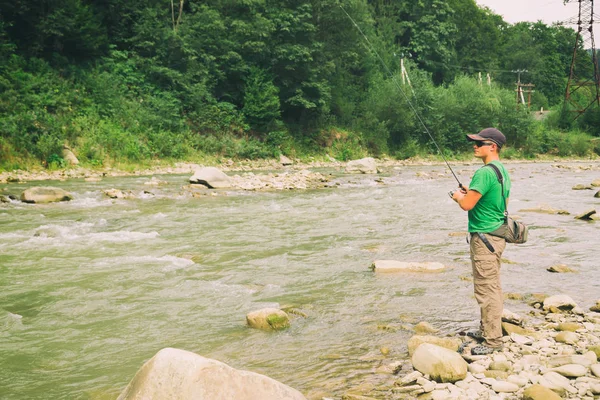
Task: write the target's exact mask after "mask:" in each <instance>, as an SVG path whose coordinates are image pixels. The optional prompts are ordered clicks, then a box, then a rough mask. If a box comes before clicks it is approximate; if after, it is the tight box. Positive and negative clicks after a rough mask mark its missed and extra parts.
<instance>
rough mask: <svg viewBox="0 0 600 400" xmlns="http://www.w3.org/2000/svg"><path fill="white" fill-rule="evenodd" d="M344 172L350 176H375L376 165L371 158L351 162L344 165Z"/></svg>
mask: <svg viewBox="0 0 600 400" xmlns="http://www.w3.org/2000/svg"><path fill="white" fill-rule="evenodd" d="M346 172H347V173H350V174H376V173H377V163H376V162H375V159H374V158H373V157H367V158H361V159H360V160H352V161H349V162H348V163H347V164H346Z"/></svg>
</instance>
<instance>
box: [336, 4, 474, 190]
mask: <svg viewBox="0 0 600 400" xmlns="http://www.w3.org/2000/svg"><path fill="white" fill-rule="evenodd" d="M340 8H341V9H342V11H343V12H344V14H346V16H347V17H348V18H349V19H350V21H352V24H354V26H355V27H356V29H358V31H359V32H360V34H361V35H362V36H363V37H364V38H365V41H366V43H367V44H368V45H369V46H368V47H369V50H371V52H373V53H374V54H375V55H376V56H377V58H378V59H379V61H381V64H382V65H383V67H384V68H385V70H386V72H387V73H388V75H389V76H390V78H392V81H393V82H394V84H395V85H396V87H397V88H398V90H400V93H402V95H403V96H404V99H405V100H406V102H407V103H408V105H409V106H410V108H411V110H412V111H413V113H414V114H415V116H416V117H417V119H418V120H419V122H420V123H421V125H422V126H423V129H425V132H427V134H428V135H429V137H430V138H431V141H432V142H433V144H434V145H435V147H436V148H437V150H438V152H439V153H440V156H442V159H443V160H444V162H445V163H446V165H447V166H448V169H449V170H450V172H452V175H453V176H454V179H456V182H458V187H460V188H463V184H462V183H460V180H458V177H457V176H456V174H455V173H454V170H453V169H452V167H451V166H450V163H448V160H446V157H444V153H443V152H442V149H440V146H438V144H437V142H436V141H435V139H434V138H433V135H432V134H431V132H429V129H427V125H425V122H423V119H422V118H421V116H420V115H419V113H418V111H417V109H416V108H415V107H414V106H413V104H412V102H411V101H410V99H409V98H408V96H407V95H406V93H405V92H404V90H403V89H402V87H401V86H400V84H399V83H398V81H397V80H396V78H395V77H394V74H393V73H392V71H391V70H390V69H389V67H388V66H387V64H386V63H385V61H384V60H383V58H381V56H380V55H379V53H378V52H377V50H375V46H373V44H371V41H370V40H369V38H368V37H367V35H365V34H364V33H363V31H362V29H360V26H358V24H357V23H356V22H355V21H354V19H353V18H352V17H351V16H350V14H348V13H347V12H346V10H345V9H344V7H343V6H342V5H341V4H340Z"/></svg>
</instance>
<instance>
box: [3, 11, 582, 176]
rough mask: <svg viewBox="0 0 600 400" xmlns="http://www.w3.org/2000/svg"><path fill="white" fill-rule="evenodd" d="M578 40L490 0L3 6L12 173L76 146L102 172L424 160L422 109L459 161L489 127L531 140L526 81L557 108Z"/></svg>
mask: <svg viewBox="0 0 600 400" xmlns="http://www.w3.org/2000/svg"><path fill="white" fill-rule="evenodd" d="M346 13H347V14H348V15H349V16H351V18H352V19H353V21H351V20H350V19H349V18H348V16H347V15H346ZM354 23H356V26H355V25H354ZM363 34H364V35H366V36H367V38H368V40H366V39H365V38H364V37H363ZM573 42H574V32H573V31H572V30H570V29H566V28H563V27H556V26H546V25H544V24H543V23H541V22H538V23H519V24H516V25H510V24H507V23H506V22H504V21H503V20H502V18H501V17H500V16H498V15H495V14H494V13H493V12H491V11H490V10H489V9H485V8H480V7H478V6H477V5H476V3H475V1H474V0H450V1H442V0H419V1H412V0H395V1H390V0H277V1H275V0H206V1H203V2H190V1H185V0H180V1H177V2H176V1H171V2H165V1H157V0H136V1H133V0H41V1H40V0H38V1H33V0H11V1H9V0H0V115H1V117H2V118H1V119H0V158H1V162H0V164H2V165H4V166H8V165H10V163H11V161H10V160H17V159H22V158H23V157H32V158H37V159H39V160H42V161H48V160H49V159H51V158H52V157H55V158H56V157H58V156H57V155H59V154H60V149H61V148H62V146H63V145H64V144H65V143H69V144H70V146H71V147H73V148H74V149H76V150H77V153H78V155H79V157H80V158H81V159H82V160H84V161H87V162H89V163H92V164H102V163H104V162H105V161H106V160H107V159H109V158H111V159H127V160H134V161H135V160H140V159H149V158H157V157H173V158H184V157H186V156H188V155H191V154H198V153H200V154H216V155H221V156H228V157H268V156H273V155H276V154H277V153H278V152H284V153H293V152H319V151H322V149H323V148H326V149H329V150H327V151H334V152H335V154H334V155H336V156H337V157H341V158H349V157H352V156H355V155H359V154H358V153H360V152H363V151H368V152H370V153H372V154H382V153H387V154H396V155H397V156H399V157H407V156H410V155H411V154H414V153H415V152H416V151H417V150H418V149H421V150H423V149H425V150H427V149H429V150H431V149H433V147H432V146H431V143H430V139H429V137H428V136H427V135H424V133H423V126H422V124H421V122H420V121H419V119H418V118H417V117H416V114H415V111H416V112H417V113H418V114H419V115H420V116H421V118H422V120H423V122H424V123H425V124H426V125H427V126H428V127H429V128H430V130H431V131H432V132H433V133H434V135H435V137H436V138H437V139H439V141H440V143H442V144H443V146H444V149H445V151H449V152H455V151H460V150H461V149H464V141H463V140H462V136H461V135H462V134H463V133H464V132H472V131H476V130H478V129H480V128H482V127H485V126H488V125H497V126H501V127H503V128H504V129H505V130H506V131H507V133H508V134H509V137H510V138H512V139H511V140H512V144H513V145H517V146H525V144H526V143H527V137H528V135H530V134H531V135H533V131H534V128H533V127H532V124H531V118H530V116H529V115H528V113H527V110H525V109H523V108H520V109H518V110H517V107H516V105H515V100H514V84H515V79H516V76H515V74H514V73H513V72H511V71H513V70H516V69H527V70H528V71H529V72H528V73H527V74H524V75H523V76H522V80H523V81H524V82H525V81H526V82H531V83H533V84H535V85H536V86H535V89H536V94H535V96H534V106H535V107H540V106H543V107H552V106H557V105H559V104H560V103H561V101H562V95H563V93H564V87H565V84H566V80H567V78H568V72H569V71H568V69H569V62H570V58H571V53H572V45H573ZM371 46H372V47H371ZM373 50H375V51H376V52H377V53H375V52H374V51H373ZM401 58H403V59H404V62H405V65H406V67H407V70H408V74H409V77H410V78H411V83H412V87H410V86H408V83H403V81H402V80H401V77H400V68H399V67H400V59H401ZM381 61H383V62H384V63H385V64H386V67H384V66H382V63H381ZM479 73H483V75H484V76H486V74H488V73H489V74H490V76H491V78H492V81H493V82H492V85H491V86H487V85H486V84H485V82H484V83H483V84H479V83H478V82H477V76H478V75H479ZM332 149H333V150H332ZM357 149H360V150H357ZM353 153H356V154H353Z"/></svg>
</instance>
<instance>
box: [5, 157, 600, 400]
mask: <svg viewBox="0 0 600 400" xmlns="http://www.w3.org/2000/svg"><path fill="white" fill-rule="evenodd" d="M565 165H566V164H565ZM590 165H591V167H592V169H590V170H586V169H581V168H578V167H580V166H590ZM508 166H509V170H510V171H511V174H512V181H513V190H512V196H511V201H510V207H509V209H510V211H511V213H512V214H517V215H519V216H520V217H521V218H522V220H523V221H524V222H525V223H527V224H529V225H530V227H531V233H530V240H529V242H528V243H526V244H524V245H518V246H517V245H509V246H508V247H507V250H506V251H505V254H504V258H505V263H504V265H503V267H502V279H503V287H504V291H505V292H513V293H520V294H524V295H526V294H529V293H546V294H559V293H565V294H568V295H569V296H571V297H572V298H573V299H574V300H575V301H576V302H577V303H578V304H579V305H581V306H582V307H585V308H588V307H589V306H591V305H592V304H594V303H595V301H596V300H597V299H599V298H600V281H599V280H598V279H597V277H598V272H597V267H598V253H597V249H598V243H599V239H600V222H598V221H596V222H585V221H579V220H575V219H574V218H573V216H574V214H577V213H580V212H583V211H585V210H587V209H590V208H596V209H597V210H598V211H600V199H596V198H594V197H593V193H594V192H592V191H589V190H585V191H573V190H571V187H572V186H574V185H575V184H579V183H583V184H589V183H590V182H592V181H593V180H594V179H598V178H600V167H599V165H598V163H597V162H595V163H572V164H568V165H566V166H567V167H569V168H556V166H555V165H552V164H549V163H531V164H528V163H522V164H509V165H508ZM477 167H478V166H476V165H464V166H460V167H458V168H457V173H458V175H459V177H461V179H462V180H463V181H464V182H465V183H467V182H468V180H469V177H470V176H471V175H472V173H473V171H474V170H475V169H476V168H477ZM321 172H323V173H330V172H331V173H333V174H334V179H335V180H334V182H339V183H340V184H339V186H337V187H336V188H328V189H320V190H308V191H288V192H282V191H278V192H241V191H223V192H220V193H219V195H218V196H207V197H202V198H192V197H188V196H186V195H184V194H182V190H181V186H183V185H185V184H186V179H187V178H188V176H181V175H169V176H160V179H162V180H166V181H168V182H169V184H168V185H165V186H160V187H158V188H149V187H148V186H145V185H144V183H145V182H146V181H148V180H149V177H127V178H110V179H105V180H103V181H101V182H98V183H91V182H84V181H83V180H72V181H67V182H44V183H43V185H52V186H59V187H62V188H65V189H66V190H69V191H71V192H72V193H73V194H74V196H75V199H74V200H73V201H71V202H69V203H60V204H51V205H27V204H22V203H16V202H14V203H10V204H8V205H2V206H0V371H1V373H0V397H1V398H3V399H48V398H52V399H109V398H115V397H116V396H117V395H118V393H119V392H120V391H121V390H122V389H123V388H124V386H125V385H126V384H127V382H128V381H129V380H130V379H131V378H132V377H133V375H134V374H135V372H136V371H137V369H138V368H139V367H140V366H141V365H142V364H143V362H145V361H146V360H148V359H149V358H150V357H152V356H153V355H154V354H155V353H156V352H157V351H158V350H160V349H161V348H164V347H177V348H181V349H185V350H190V351H193V352H196V353H198V354H200V355H203V356H206V357H210V358H215V359H218V360H220V361H223V362H225V363H227V364H229V365H231V366H232V367H235V368H240V369H247V370H251V371H254V372H258V373H262V374H265V375H268V376H270V377H272V378H274V379H277V380H279V381H281V382H284V383H286V384H288V385H290V386H292V387H294V388H297V389H298V390H300V391H301V392H303V393H304V394H305V395H307V397H309V398H321V397H320V396H339V395H341V394H343V393H344V392H345V391H346V390H347V389H349V388H351V387H354V386H357V385H361V384H364V383H368V382H371V383H373V384H377V383H380V382H381V381H382V380H384V379H389V377H382V376H380V375H376V374H374V370H375V368H377V367H378V366H379V365H381V364H386V363H390V362H392V361H394V360H399V359H405V358H406V342H407V340H408V339H409V338H410V336H411V335H412V332H411V327H412V326H413V324H414V323H416V322H419V321H427V322H429V323H431V324H432V325H434V326H435V327H436V328H439V329H440V331H441V333H442V334H455V333H456V332H457V331H459V330H462V329H467V328H471V327H474V326H476V325H477V319H478V310H477V306H476V303H475V300H474V298H473V295H472V283H471V282H470V281H469V279H468V277H469V276H470V264H469V255H468V246H467V244H466V242H465V238H464V236H456V235H454V234H453V233H455V232H458V231H465V230H466V222H467V217H466V213H464V212H462V211H461V210H460V209H459V208H458V207H457V206H456V204H454V203H453V202H452V200H451V199H450V198H449V197H448V195H447V192H448V191H449V190H451V189H453V188H455V187H456V182H455V181H454V180H453V178H452V176H451V175H450V174H449V173H448V171H447V170H445V169H444V168H443V167H442V166H421V167H398V168H396V169H389V170H386V171H384V173H383V174H381V175H378V176H370V175H361V176H348V175H343V174H341V173H340V172H338V171H324V170H322V171H321ZM376 180H379V181H380V182H377V181H376ZM35 185H39V183H28V184H11V185H7V186H6V190H7V191H8V192H9V193H14V194H19V193H20V191H22V190H23V189H25V188H27V187H29V186H35ZM113 187H115V188H120V189H128V190H133V191H134V192H137V193H141V192H142V191H143V190H147V191H149V192H151V193H152V194H144V195H142V196H141V197H140V198H138V199H135V200H111V199H108V198H106V197H105V196H104V195H103V194H102V190H104V189H109V188H113ZM0 189H2V188H1V187H0ZM543 205H548V206H550V207H552V208H555V209H566V210H568V211H570V212H571V213H572V215H555V214H554V215H551V214H540V213H532V212H519V210H521V209H531V208H536V207H539V206H543ZM376 259H393V260H400V261H437V262H441V263H443V264H445V265H447V266H448V267H449V268H448V269H447V270H445V271H444V272H442V273H436V274H393V275H377V274H374V273H372V272H370V271H369V266H370V264H371V263H372V262H373V261H374V260H376ZM561 263H562V264H567V265H568V266H569V267H572V268H574V269H576V270H577V271H578V272H577V273H573V274H551V273H549V272H547V271H546V268H547V267H549V266H551V265H555V264H561ZM285 305H292V306H295V307H296V308H298V309H300V310H301V311H303V312H304V313H305V314H306V317H296V316H295V317H294V319H293V321H292V327H291V328H290V329H288V330H286V331H283V332H277V333H266V332H261V331H257V330H252V329H249V328H247V327H246V326H245V315H246V313H248V312H249V311H252V310H255V309H259V308H263V307H270V306H275V307H277V306H285ZM505 306H506V308H509V309H511V310H513V311H516V312H519V311H525V310H527V308H528V306H527V305H526V304H524V303H523V302H519V301H514V300H507V301H506V303H505ZM382 347H387V348H389V349H390V354H389V355H388V356H387V357H384V356H383V355H382V354H381V352H380V349H381V348H382Z"/></svg>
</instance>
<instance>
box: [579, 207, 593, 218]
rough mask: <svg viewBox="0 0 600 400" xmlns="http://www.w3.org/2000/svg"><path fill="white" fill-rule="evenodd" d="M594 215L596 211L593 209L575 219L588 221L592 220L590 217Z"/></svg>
mask: <svg viewBox="0 0 600 400" xmlns="http://www.w3.org/2000/svg"><path fill="white" fill-rule="evenodd" d="M594 214H596V210H594V209H593V208H592V209H590V210H587V211H585V212H583V213H581V214H579V215H577V216H576V217H575V219H587V220H590V219H592V215H594Z"/></svg>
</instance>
